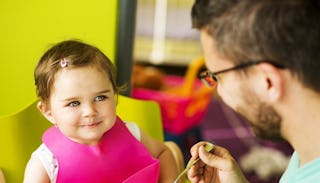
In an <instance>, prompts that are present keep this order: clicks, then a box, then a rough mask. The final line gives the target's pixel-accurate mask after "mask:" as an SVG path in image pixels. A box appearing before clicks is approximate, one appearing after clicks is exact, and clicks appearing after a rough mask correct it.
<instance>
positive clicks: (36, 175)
mask: <svg viewBox="0 0 320 183" xmlns="http://www.w3.org/2000/svg"><path fill="white" fill-rule="evenodd" d="M23 183H50V180H49V177H48V174H47V172H46V170H45V169H44V167H43V166H42V163H41V161H40V160H39V159H38V158H36V157H33V156H32V157H31V159H30V160H29V162H28V164H27V166H26V170H25V173H24V180H23Z"/></svg>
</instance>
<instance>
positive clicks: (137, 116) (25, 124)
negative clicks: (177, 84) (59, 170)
mask: <svg viewBox="0 0 320 183" xmlns="http://www.w3.org/2000/svg"><path fill="white" fill-rule="evenodd" d="M36 104H37V101H34V102H32V103H31V104H30V105H28V106H26V107H25V108H24V109H23V110H21V111H19V112H17V113H15V114H12V115H8V116H4V117H1V118H0V146H1V156H0V168H1V169H2V170H3V173H4V176H5V179H6V181H7V183H15V182H22V181H23V175H24V169H25V166H26V164H27V162H28V160H29V158H30V156H31V153H32V152H33V151H34V150H35V149H36V148H37V147H38V146H39V145H40V144H41V136H42V133H43V132H44V131H45V130H46V129H47V128H48V127H49V126H51V123H50V122H48V121H47V120H46V119H45V118H44V117H43V116H42V114H41V113H40V112H39V111H38V109H37V107H36ZM117 114H118V115H119V116H120V117H121V118H122V119H123V120H125V121H131V122H135V123H137V124H138V126H139V127H140V128H141V129H142V130H143V131H144V132H145V133H147V134H148V135H150V136H152V137H154V138H156V139H158V140H160V141H163V129H162V122H161V113H160V108H159V106H158V104H157V103H156V102H152V101H142V100H138V99H133V98H129V97H124V96H120V95H119V97H118V106H117ZM165 143H166V145H167V146H168V147H169V149H170V150H172V152H173V154H174V156H175V158H176V162H177V166H178V168H179V171H180V170H182V169H183V167H184V164H183V157H182V153H181V151H180V149H179V148H178V147H177V145H176V144H175V143H173V142H165Z"/></svg>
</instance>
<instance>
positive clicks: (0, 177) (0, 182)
mask: <svg viewBox="0 0 320 183" xmlns="http://www.w3.org/2000/svg"><path fill="white" fill-rule="evenodd" d="M5 182H6V180H5V178H4V175H3V173H2V170H1V169H0V183H5Z"/></svg>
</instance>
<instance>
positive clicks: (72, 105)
mask: <svg viewBox="0 0 320 183" xmlns="http://www.w3.org/2000/svg"><path fill="white" fill-rule="evenodd" d="M78 105H80V102H79V101H73V102H70V103H69V104H68V106H70V107H76V106H78Z"/></svg>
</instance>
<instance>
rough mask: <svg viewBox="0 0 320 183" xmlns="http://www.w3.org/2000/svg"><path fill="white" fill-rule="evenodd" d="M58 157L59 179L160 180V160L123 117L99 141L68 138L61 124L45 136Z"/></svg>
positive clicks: (69, 182)
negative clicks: (91, 143)
mask: <svg viewBox="0 0 320 183" xmlns="http://www.w3.org/2000/svg"><path fill="white" fill-rule="evenodd" d="M42 141H43V143H44V144H45V145H46V146H47V147H48V148H49V149H50V151H51V152H52V153H53V154H54V156H55V157H56V159H57V161H58V166H59V167H58V177H57V183H73V182H76V183H118V182H119V183H120V182H124V183H156V182H158V178H159V172H160V170H159V169H160V167H159V161H158V160H157V159H154V158H153V157H152V156H151V155H150V153H149V151H148V150H147V149H146V148H145V147H144V145H143V144H141V143H140V142H139V141H138V140H137V139H136V138H135V137H134V136H133V135H132V134H131V133H130V131H129V130H128V129H127V127H126V126H125V124H124V123H123V122H122V121H121V119H120V118H117V121H116V122H115V124H114V126H113V127H112V128H111V129H110V130H109V131H107V132H106V133H105V134H104V135H103V137H102V139H101V141H100V142H99V144H97V145H92V146H89V145H85V144H79V143H77V142H74V141H71V140H70V139H68V138H66V137H65V136H64V135H63V134H62V133H61V132H60V130H59V129H58V128H56V127H51V128H49V129H48V130H47V131H46V132H45V133H44V135H43V137H42Z"/></svg>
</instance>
